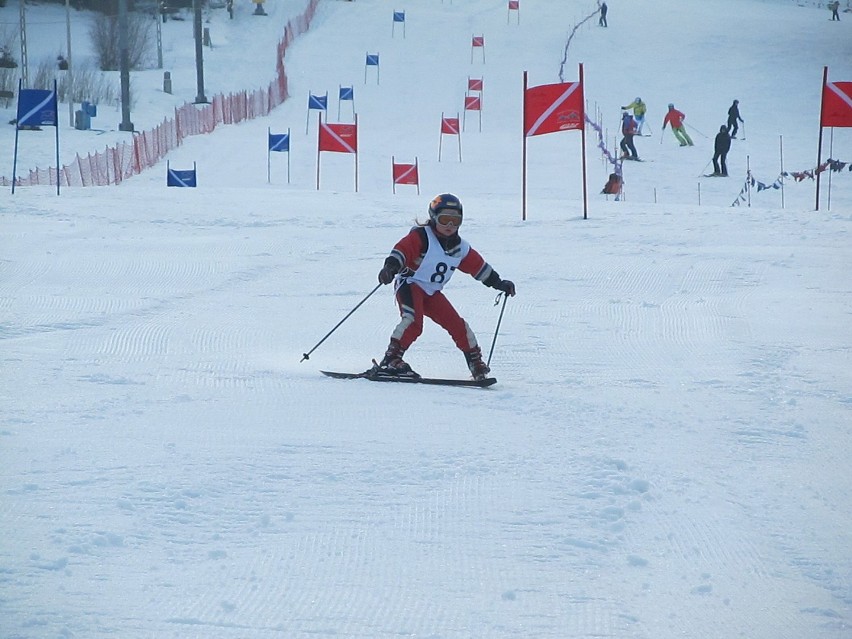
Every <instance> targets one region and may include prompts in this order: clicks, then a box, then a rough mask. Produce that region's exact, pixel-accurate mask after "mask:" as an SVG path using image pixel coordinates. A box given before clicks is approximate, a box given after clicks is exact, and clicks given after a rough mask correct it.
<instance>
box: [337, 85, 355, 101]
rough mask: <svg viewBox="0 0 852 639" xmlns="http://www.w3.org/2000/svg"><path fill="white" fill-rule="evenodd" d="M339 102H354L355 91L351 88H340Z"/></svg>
mask: <svg viewBox="0 0 852 639" xmlns="http://www.w3.org/2000/svg"><path fill="white" fill-rule="evenodd" d="M338 99H340V100H354V99H355V90H354V89H353V88H352V87H340V96H339V98H338Z"/></svg>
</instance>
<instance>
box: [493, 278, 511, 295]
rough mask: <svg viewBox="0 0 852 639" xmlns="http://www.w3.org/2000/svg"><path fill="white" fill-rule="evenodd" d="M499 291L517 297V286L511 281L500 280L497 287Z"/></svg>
mask: <svg viewBox="0 0 852 639" xmlns="http://www.w3.org/2000/svg"><path fill="white" fill-rule="evenodd" d="M496 288H497V290H499V291H503V292H504V293H505V294H506V295H508V296H509V297H514V296H515V284H514V282H512V281H511V280H500V283H499V284H497V286H496Z"/></svg>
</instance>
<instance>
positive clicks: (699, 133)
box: [687, 124, 710, 140]
mask: <svg viewBox="0 0 852 639" xmlns="http://www.w3.org/2000/svg"><path fill="white" fill-rule="evenodd" d="M687 126H688V127H689V128H690V129H692V130H693V131H695V132H696V133H697V134H698V135H700V136H701V137H704V138H707V136H706V135H704V134H703V133H702V132H701V131H699V130H698V129H696V128H695V127H694V126H692V125H691V124H687ZM707 139H708V140H709V139H710V138H707Z"/></svg>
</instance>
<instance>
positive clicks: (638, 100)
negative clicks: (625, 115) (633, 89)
mask: <svg viewBox="0 0 852 639" xmlns="http://www.w3.org/2000/svg"><path fill="white" fill-rule="evenodd" d="M633 101H634V102H641V101H642V98H636V99H635V100H633Z"/></svg>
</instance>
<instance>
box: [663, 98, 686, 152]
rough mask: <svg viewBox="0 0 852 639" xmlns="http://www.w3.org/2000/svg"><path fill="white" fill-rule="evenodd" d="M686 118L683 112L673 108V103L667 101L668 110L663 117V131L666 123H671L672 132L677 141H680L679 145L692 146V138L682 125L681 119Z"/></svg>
mask: <svg viewBox="0 0 852 639" xmlns="http://www.w3.org/2000/svg"><path fill="white" fill-rule="evenodd" d="M685 119H686V115H684V114H683V112H681V111H678V110H677V109H675V105H674V104H671V103H669V112H668V113H666V117H665V118H663V131H665V130H666V125H667V124H671V125H672V133H674V136H675V137H676V138H677V141H678V142H680V145H681V146H693V144H692V138H690V137H689V133H687V132H686V127H685V126H684V125H683V121H684V120H685Z"/></svg>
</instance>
